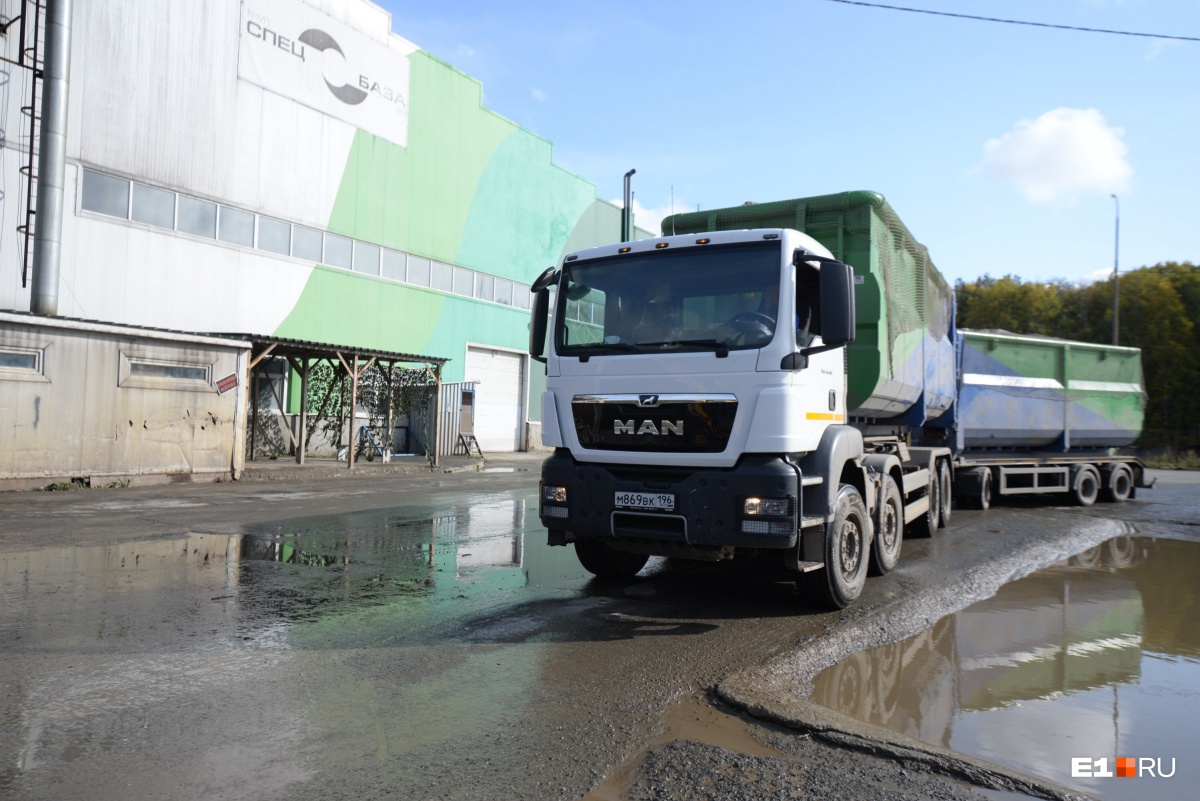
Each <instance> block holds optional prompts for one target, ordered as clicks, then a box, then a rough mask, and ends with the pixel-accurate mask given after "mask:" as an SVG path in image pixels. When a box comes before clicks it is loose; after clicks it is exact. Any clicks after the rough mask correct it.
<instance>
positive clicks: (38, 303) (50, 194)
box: [30, 0, 72, 316]
mask: <svg viewBox="0 0 1200 801" xmlns="http://www.w3.org/2000/svg"><path fill="white" fill-rule="evenodd" d="M71 2H72V0H49V2H47V4H46V57H45V66H44V68H43V78H42V125H41V129H40V131H39V146H40V148H41V152H39V153H38V172H37V213H36V216H35V217H34V220H35V227H34V236H33V282H32V297H31V299H30V310H31V311H33V312H34V313H36V314H46V315H50V316H53V315H57V314H58V280H59V267H60V262H61V258H62V223H63V188H64V187H65V186H66V174H67V87H68V81H69V79H70V74H71Z"/></svg>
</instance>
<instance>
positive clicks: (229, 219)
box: [217, 206, 254, 248]
mask: <svg viewBox="0 0 1200 801" xmlns="http://www.w3.org/2000/svg"><path fill="white" fill-rule="evenodd" d="M219 223H220V224H219V227H218V228H217V239H220V240H221V241H222V242H229V243H230V244H233V245H245V246H246V247H248V248H252V247H254V215H253V214H251V213H250V212H248V211H242V210H240V209H231V208H229V207H228V206H222V207H221V216H220V221H219Z"/></svg>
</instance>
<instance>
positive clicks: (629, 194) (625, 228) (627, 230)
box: [621, 170, 637, 242]
mask: <svg viewBox="0 0 1200 801" xmlns="http://www.w3.org/2000/svg"><path fill="white" fill-rule="evenodd" d="M635 172H637V170H630V171H629V172H627V173H625V208H623V209H621V241H622V242H628V241H629V240H630V239H633V181H632V180H631V179H632V178H633V174H634V173H635Z"/></svg>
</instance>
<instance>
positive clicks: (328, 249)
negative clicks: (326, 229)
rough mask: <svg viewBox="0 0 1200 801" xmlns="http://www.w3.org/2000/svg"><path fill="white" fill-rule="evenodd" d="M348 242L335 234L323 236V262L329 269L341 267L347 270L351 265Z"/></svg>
mask: <svg viewBox="0 0 1200 801" xmlns="http://www.w3.org/2000/svg"><path fill="white" fill-rule="evenodd" d="M351 250H352V248H351V244H350V240H349V239H347V238H346V237H344V236H338V235H337V234H325V258H324V260H323V262H324V263H325V264H328V265H329V266H330V267H341V268H342V269H345V270H349V269H350V265H351V259H352V253H351Z"/></svg>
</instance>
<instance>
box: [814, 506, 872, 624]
mask: <svg viewBox="0 0 1200 801" xmlns="http://www.w3.org/2000/svg"><path fill="white" fill-rule="evenodd" d="M870 525H871V523H870V519H869V518H868V516H867V507H866V506H865V505H864V504H863V499H862V496H861V495H859V494H858V490H857V489H855V488H854V487H853V486H852V485H850V484H843V485H842V486H841V488H840V489H839V490H838V494H837V501H836V502H835V505H834V513H833V520H831V521H830V522H829V523H828V524H827V525H826V526H825V544H824V555H825V567H824V568H822V569H821V570H814V571H812V572H811V573H803V574H801V575H800V576H799V577H798V580H797V584H799V585H800V587H801V590H802V591H804V592H805V593H806V594H807V595H809V596H810V597H811V598H812V599H813V600H815V601H816V602H817V603H819V604H821V605H822V606H826V607H829V608H831V609H845V608H846V607H847V606H849V605H850V604H851V603H853V602H854V599H855V598H857V597H858V596H859V594H860V593H861V592H862V590H863V586H864V585H865V584H866V583H867V561H868V557H867V554H866V544H867V532H869V531H870V528H869V526H870Z"/></svg>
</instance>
